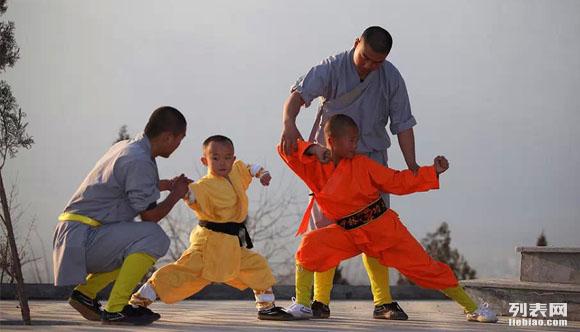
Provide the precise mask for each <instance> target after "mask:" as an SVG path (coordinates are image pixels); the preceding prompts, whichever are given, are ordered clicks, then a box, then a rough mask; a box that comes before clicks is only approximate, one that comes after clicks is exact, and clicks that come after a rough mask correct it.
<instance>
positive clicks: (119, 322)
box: [101, 317, 157, 326]
mask: <svg viewBox="0 0 580 332" xmlns="http://www.w3.org/2000/svg"><path fill="white" fill-rule="evenodd" d="M156 320H157V319H155V318H153V317H152V318H151V319H144V320H135V321H127V320H101V323H102V324H103V325H128V326H144V325H149V324H151V323H153V322H154V321H156Z"/></svg>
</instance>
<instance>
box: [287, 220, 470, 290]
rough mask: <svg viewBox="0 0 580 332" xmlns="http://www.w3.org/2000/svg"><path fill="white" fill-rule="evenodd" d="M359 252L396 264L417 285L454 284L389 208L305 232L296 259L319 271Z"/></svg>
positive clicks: (452, 277)
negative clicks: (348, 224) (352, 224)
mask: <svg viewBox="0 0 580 332" xmlns="http://www.w3.org/2000/svg"><path fill="white" fill-rule="evenodd" d="M361 253H365V254H367V255H368V256H370V257H375V258H377V259H378V260H379V262H380V263H381V264H383V265H385V266H391V267H394V268H396V269H397V270H399V271H400V272H401V273H402V274H403V275H404V276H405V277H407V278H408V279H409V280H411V281H412V282H414V283H415V284H417V285H419V286H421V287H425V288H432V289H445V288H450V287H456V286H457V285H458V283H457V278H455V275H454V274H453V271H451V269H450V268H449V266H447V265H446V264H443V263H441V262H438V261H436V260H434V259H433V258H431V256H429V254H427V252H425V249H423V247H422V246H421V244H419V242H417V240H415V238H414V237H413V235H411V233H409V231H408V230H407V228H406V227H405V225H403V223H402V222H401V220H399V216H398V215H397V213H396V212H395V211H393V210H390V209H389V210H388V211H387V212H385V213H384V214H383V215H382V216H381V217H380V218H378V219H376V220H374V221H372V222H370V223H368V224H366V225H363V226H361V227H358V228H355V229H352V230H348V231H347V230H345V229H344V228H342V227H340V226H338V225H337V224H333V225H330V226H328V227H325V228H321V229H317V230H314V231H311V232H309V233H307V234H305V235H304V236H303V238H302V242H301V243H300V247H299V248H298V251H297V252H296V261H297V262H298V264H300V265H302V266H303V267H304V268H305V269H307V270H309V271H314V272H323V271H326V270H328V269H330V268H333V267H336V266H337V265H338V264H339V263H340V262H341V261H343V260H345V259H348V258H351V257H354V256H357V255H359V254H361Z"/></svg>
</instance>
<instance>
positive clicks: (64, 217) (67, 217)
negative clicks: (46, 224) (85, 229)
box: [58, 212, 101, 227]
mask: <svg viewBox="0 0 580 332" xmlns="http://www.w3.org/2000/svg"><path fill="white" fill-rule="evenodd" d="M58 220H59V221H76V222H80V223H81V224H85V225H89V226H91V227H99V226H101V223H100V222H98V221H96V220H95V219H93V218H89V217H87V216H83V215H80V214H75V213H69V212H64V213H61V214H60V216H58Z"/></svg>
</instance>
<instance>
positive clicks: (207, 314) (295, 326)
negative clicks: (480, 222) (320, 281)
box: [0, 300, 580, 332]
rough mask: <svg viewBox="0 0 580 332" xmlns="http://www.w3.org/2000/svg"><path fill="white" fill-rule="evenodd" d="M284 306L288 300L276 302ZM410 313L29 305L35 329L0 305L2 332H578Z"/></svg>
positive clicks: (347, 308)
mask: <svg viewBox="0 0 580 332" xmlns="http://www.w3.org/2000/svg"><path fill="white" fill-rule="evenodd" d="M277 303H278V305H282V306H287V305H289V304H290V302H289V301H278V302H277ZM399 303H400V304H401V306H402V307H403V308H404V309H405V311H406V312H407V313H408V314H409V320H408V321H404V322H403V321H382V320H376V319H372V309H373V305H372V302H371V301H349V300H345V301H335V302H333V303H332V306H331V310H332V317H331V319H327V320H309V321H291V322H273V321H260V320H258V319H256V311H255V309H254V306H253V303H252V302H250V301H236V300H228V301H225V300H219V301H217V300H215V301H211V300H210V301H208V300H203V301H202V300H193V301H184V302H181V303H179V304H174V305H166V304H162V303H155V304H154V305H152V307H151V308H152V309H153V310H155V311H157V312H159V313H160V314H161V315H162V318H161V320H159V321H157V322H155V323H153V324H152V325H150V326H148V327H145V328H143V327H120V326H103V325H101V324H100V323H97V322H88V321H86V320H84V319H83V318H82V317H81V316H80V315H79V314H78V313H77V312H76V311H75V310H74V309H73V308H72V307H70V306H69V305H68V303H66V302H65V301H31V302H30V304H31V312H32V318H33V321H34V325H33V326H28V327H27V326H21V325H18V324H21V323H19V318H20V309H19V308H18V307H17V302H16V301H0V330H1V331H20V330H38V331H118V330H124V331H142V330H147V331H308V332H315V331H380V330H389V331H443V330H446V331H580V322H572V321H568V326H567V327H551V328H538V327H533V328H532V327H527V328H518V327H512V326H509V325H508V318H507V317H501V318H500V322H499V323H498V324H481V323H470V322H466V321H465V316H464V315H463V314H461V310H460V309H459V307H458V306H457V305H456V304H455V303H453V302H451V301H440V300H427V301H400V302H399Z"/></svg>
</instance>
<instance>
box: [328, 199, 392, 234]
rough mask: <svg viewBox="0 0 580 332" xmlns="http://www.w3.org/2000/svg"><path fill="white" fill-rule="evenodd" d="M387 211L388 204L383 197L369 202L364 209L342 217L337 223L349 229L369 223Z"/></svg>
mask: <svg viewBox="0 0 580 332" xmlns="http://www.w3.org/2000/svg"><path fill="white" fill-rule="evenodd" d="M386 211H387V206H386V205H385V201H384V200H383V198H382V197H379V199H377V200H376V201H374V202H372V203H371V204H369V205H368V206H367V207H365V208H364V209H362V210H360V211H358V212H355V213H353V214H351V215H349V216H346V217H344V218H341V219H339V220H337V221H336V223H337V224H338V225H339V226H341V227H342V228H344V229H346V230H349V229H354V228H357V227H360V226H362V225H364V224H367V223H369V222H371V221H373V220H375V219H377V218H378V217H380V216H381V215H382V214H383V213H385V212H386Z"/></svg>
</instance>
